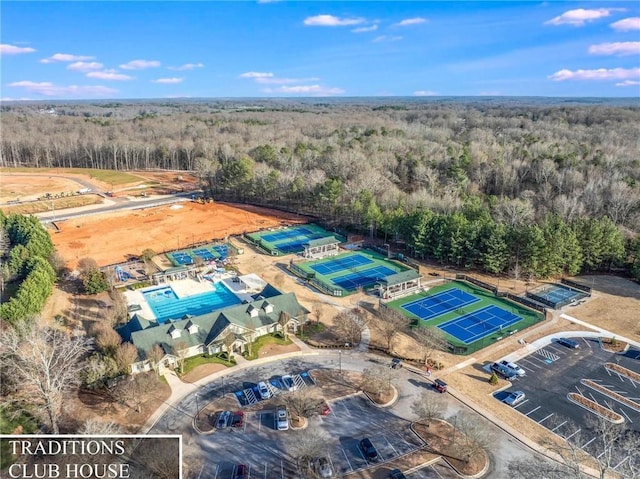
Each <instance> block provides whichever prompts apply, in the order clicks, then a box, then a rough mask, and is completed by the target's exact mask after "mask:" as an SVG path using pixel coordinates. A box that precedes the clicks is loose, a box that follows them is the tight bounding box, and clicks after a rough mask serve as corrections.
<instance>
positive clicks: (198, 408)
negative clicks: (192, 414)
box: [196, 393, 200, 421]
mask: <svg viewBox="0 0 640 479" xmlns="http://www.w3.org/2000/svg"><path fill="white" fill-rule="evenodd" d="M198 416H200V403H199V402H198V393H196V421H197V420H198Z"/></svg>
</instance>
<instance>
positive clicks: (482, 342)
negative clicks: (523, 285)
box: [386, 281, 543, 354]
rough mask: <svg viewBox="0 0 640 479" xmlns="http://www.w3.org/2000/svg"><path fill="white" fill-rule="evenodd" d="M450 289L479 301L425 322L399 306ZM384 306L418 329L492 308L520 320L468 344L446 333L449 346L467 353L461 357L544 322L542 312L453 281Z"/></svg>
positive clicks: (464, 283) (461, 282)
mask: <svg viewBox="0 0 640 479" xmlns="http://www.w3.org/2000/svg"><path fill="white" fill-rule="evenodd" d="M453 288H457V289H460V290H462V291H464V292H466V293H469V294H472V295H473V296H475V297H476V298H478V299H480V301H477V302H475V303H473V304H470V305H466V306H464V312H463V313H462V314H461V313H460V312H458V311H456V310H453V311H449V312H447V313H444V314H441V315H440V316H436V317H434V318H430V319H428V320H422V319H420V318H418V317H417V316H415V315H414V314H412V313H410V312H409V311H407V310H406V309H404V308H403V307H402V306H403V305H405V304H408V303H411V302H413V301H416V300H419V299H421V298H424V297H427V296H433V295H435V294H438V293H441V292H443V291H447V290H449V289H453ZM386 305H387V306H388V307H389V308H391V309H394V310H396V311H398V312H400V313H401V314H403V315H404V316H406V317H407V318H410V319H412V320H414V321H417V326H418V327H420V326H426V327H430V326H438V325H440V324H443V323H446V322H447V321H450V320H453V319H456V318H458V317H460V316H464V315H465V314H467V313H472V312H473V311H476V310H479V309H483V308H485V307H487V306H491V305H494V306H497V307H499V308H501V309H503V310H506V311H508V312H510V313H513V314H516V315H518V316H520V317H521V318H522V319H521V320H520V321H518V322H517V323H514V324H511V325H509V326H508V327H507V328H506V329H505V331H504V333H498V332H495V333H492V334H490V335H488V336H485V337H484V338H480V339H478V340H477V341H474V342H472V343H469V344H465V343H463V342H462V341H460V340H458V338H456V337H454V336H451V335H449V334H447V333H445V336H446V338H447V340H448V341H449V343H451V345H452V346H454V347H460V348H462V349H466V352H464V353H462V354H469V353H471V352H474V351H477V350H479V349H482V348H485V347H486V346H489V345H491V344H493V343H494V342H496V341H499V340H500V339H502V337H504V335H506V334H509V333H510V332H515V331H520V330H523V329H525V328H528V327H529V326H532V325H534V324H536V323H538V322H539V321H541V320H542V319H543V317H542V313H538V312H536V311H533V310H531V309H529V308H527V307H525V306H523V305H521V304H518V303H513V302H511V301H508V300H506V299H503V298H497V297H496V296H494V295H493V293H491V292H489V291H486V290H484V289H482V288H478V287H476V286H473V285H471V284H469V283H466V282H463V281H452V282H449V283H445V284H442V285H439V286H435V287H433V288H430V289H429V291H427V292H426V293H418V294H414V295H411V296H406V297H404V298H400V299H396V300H393V301H390V302H389V303H387V304H386ZM460 352H461V351H460Z"/></svg>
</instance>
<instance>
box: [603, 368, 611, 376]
mask: <svg viewBox="0 0 640 479" xmlns="http://www.w3.org/2000/svg"><path fill="white" fill-rule="evenodd" d="M604 370H605V371H606V372H607V374H608V375H609V376H611V371H609V369H608V368H604Z"/></svg>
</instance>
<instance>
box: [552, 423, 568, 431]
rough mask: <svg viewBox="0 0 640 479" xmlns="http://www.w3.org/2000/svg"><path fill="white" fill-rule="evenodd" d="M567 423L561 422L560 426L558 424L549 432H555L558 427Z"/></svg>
mask: <svg viewBox="0 0 640 479" xmlns="http://www.w3.org/2000/svg"><path fill="white" fill-rule="evenodd" d="M567 422H569V421H565V422H563V423H561V424H558V425H557V426H556V427H554V428H553V429H552V430H551V432H556V429H558V428H559V427H562V426H564V425H565V424H566V423H567Z"/></svg>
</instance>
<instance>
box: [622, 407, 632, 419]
mask: <svg viewBox="0 0 640 479" xmlns="http://www.w3.org/2000/svg"><path fill="white" fill-rule="evenodd" d="M620 412H621V413H622V414H623V415H624V417H626V418H627V421H629V422H633V421H632V420H631V418H630V417H629V416H627V413H626V412H624V409H622V408H620Z"/></svg>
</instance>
